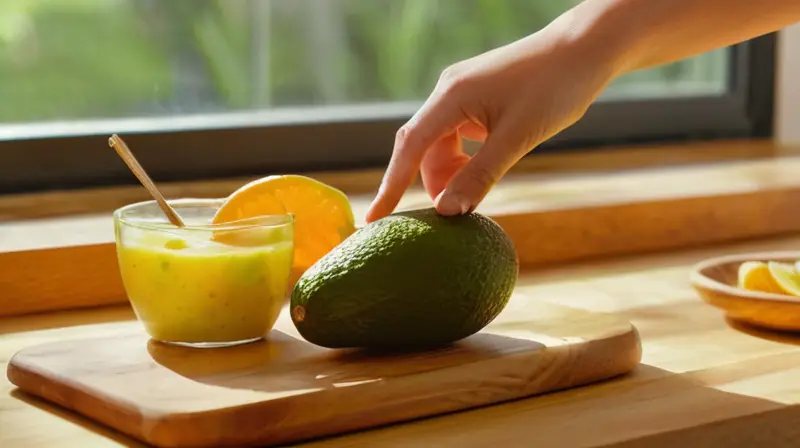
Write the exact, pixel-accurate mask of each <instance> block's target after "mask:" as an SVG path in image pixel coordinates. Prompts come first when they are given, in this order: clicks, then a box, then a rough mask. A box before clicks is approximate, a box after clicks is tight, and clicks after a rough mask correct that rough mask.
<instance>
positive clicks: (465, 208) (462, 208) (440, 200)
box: [434, 190, 472, 216]
mask: <svg viewBox="0 0 800 448" xmlns="http://www.w3.org/2000/svg"><path fill="white" fill-rule="evenodd" d="M434 208H436V212H437V213H439V214H440V215H442V216H456V215H463V214H466V213H467V212H469V211H470V210H471V209H472V204H471V202H470V201H469V200H468V199H467V198H465V197H463V196H460V195H458V194H455V193H450V192H448V191H447V190H445V191H442V192H441V193H440V194H439V196H437V197H436V201H434Z"/></svg>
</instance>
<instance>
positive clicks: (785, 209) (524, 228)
mask: <svg viewBox="0 0 800 448" xmlns="http://www.w3.org/2000/svg"><path fill="white" fill-rule="evenodd" d="M798 172H800V157H786V158H782V159H780V160H777V159H776V160H766V161H765V160H758V161H748V162H740V163H728V164H720V165H709V166H701V167H692V168H689V167H681V168H675V169H657V170H644V171H632V172H621V173H616V174H613V175H611V174H608V175H592V176H589V175H586V176H581V177H579V178H567V179H550V180H547V179H542V178H540V177H538V176H536V175H516V176H509V177H508V178H507V179H505V180H504V181H503V182H502V183H501V184H500V185H498V186H497V187H496V188H495V189H493V191H492V192H491V193H490V195H489V196H488V197H487V199H486V202H485V203H484V204H482V205H481V209H480V210H479V211H481V212H483V213H485V214H487V215H489V216H491V217H492V218H494V219H495V220H496V221H497V222H498V223H499V224H500V225H501V226H502V227H503V228H504V229H505V231H506V232H507V233H508V234H509V236H510V237H511V239H512V240H513V241H514V244H515V246H516V247H517V251H518V253H519V254H520V262H521V263H522V264H523V265H526V266H529V267H530V266H549V265H552V264H554V263H567V262H575V261H581V260H591V259H598V258H600V257H605V256H610V255H622V254H635V253H648V252H655V251H659V250H665V249H676V248H684V247H692V246H695V245H701V244H712V243H721V242H729V241H736V240H742V239H747V238H756V237H762V236H766V235H780V234H786V233H788V232H793V231H799V230H800V207H796V204H798V203H800V176H797V175H796V173H798ZM355 179H356V180H351V182H353V183H354V184H357V183H358V180H357V179H358V176H355ZM351 188H355V189H357V186H356V185H352V186H351ZM130 199H131V198H126V200H130ZM370 199H371V196H370V195H366V196H364V195H358V194H354V195H351V201H352V203H353V208H354V211H355V214H356V217H357V218H358V219H359V224H363V222H362V221H360V220H361V218H362V217H363V215H364V212H365V210H366V207H367V206H368V204H369V201H370ZM427 206H430V199H429V198H428V197H427V196H426V194H425V193H424V192H421V191H419V190H413V191H411V192H409V194H408V195H407V196H406V197H405V198H404V199H403V201H402V203H401V207H400V208H401V209H408V208H418V207H427ZM113 239H114V234H113V226H112V223H111V218H110V216H100V217H76V218H70V219H68V218H61V219H53V220H41V221H36V220H34V221H22V222H14V223H5V224H2V223H0V291H3V292H4V294H1V295H0V316H9V315H17V314H23V313H33V312H42V311H51V310H59V309H69V308H81V307H88V306H96V305H103V304H105V305H108V304H121V303H125V295H124V292H123V291H122V283H121V280H120V279H119V274H118V273H117V267H116V257H115V255H114V249H113V245H112V244H111V242H112V241H113ZM53 248H59V249H61V251H58V252H55V251H50V249H53ZM62 284H68V285H70V288H69V290H68V291H66V292H63V293H62V289H63V288H62V287H61V285H62Z"/></svg>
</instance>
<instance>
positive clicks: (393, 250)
mask: <svg viewBox="0 0 800 448" xmlns="http://www.w3.org/2000/svg"><path fill="white" fill-rule="evenodd" d="M518 272H519V259H518V256H517V253H516V250H515V249H514V246H513V244H512V242H511V240H510V239H509V237H508V236H507V235H506V233H505V232H504V231H503V229H502V228H501V227H500V226H499V225H497V223H495V222H494V221H492V220H491V219H490V218H488V217H486V216H483V215H480V214H477V213H469V214H465V215H460V216H453V217H444V216H441V215H439V214H438V213H437V212H436V211H435V210H434V209H432V208H431V209H421V210H412V211H407V212H400V213H395V214H392V215H390V216H387V217H385V218H383V219H380V220H378V221H375V222H373V223H371V224H368V225H367V226H365V227H363V228H362V229H360V230H358V231H357V232H355V233H354V234H353V235H351V236H350V237H349V238H347V239H346V240H345V241H343V242H342V243H341V244H339V245H338V246H337V247H336V248H334V249H333V250H332V251H331V252H329V253H328V254H326V255H325V256H324V257H322V258H321V259H320V260H318V261H317V262H316V263H315V264H314V265H313V266H311V267H310V268H309V269H308V270H307V271H306V272H305V273H304V274H303V276H302V277H301V278H300V279H299V280H298V282H297V283H296V284H295V286H294V289H293V291H292V294H291V299H290V314H291V317H292V321H293V323H294V325H295V327H296V328H297V330H298V332H299V333H300V335H301V336H302V337H303V338H305V339H306V340H307V341H309V342H311V343H313V344H316V345H319V346H322V347H328V348H375V349H396V350H397V349H399V350H404V349H416V348H426V347H434V346H440V345H446V344H449V343H452V342H455V341H458V340H460V339H463V338H465V337H467V336H470V335H472V334H474V333H477V332H478V331H480V330H481V329H483V328H484V327H485V326H486V325H488V324H489V323H490V322H491V321H492V320H494V319H495V318H496V317H497V315H499V314H500V312H501V311H502V310H503V308H505V306H506V305H507V304H508V300H509V298H510V297H511V294H512V292H513V290H514V286H515V284H516V281H517V276H518Z"/></svg>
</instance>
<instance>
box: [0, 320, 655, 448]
mask: <svg viewBox="0 0 800 448" xmlns="http://www.w3.org/2000/svg"><path fill="white" fill-rule="evenodd" d="M626 323H627V324H628V328H627V329H626V331H620V332H619V333H617V334H613V335H611V336H608V337H605V338H600V339H595V340H591V341H588V343H587V344H586V346H584V347H583V348H581V349H580V350H576V349H574V348H573V347H571V346H557V347H550V348H547V349H545V350H543V351H547V352H551V353H552V352H554V351H558V350H572V351H573V352H577V353H572V354H571V355H570V356H568V357H567V358H568V359H569V360H570V361H571V362H573V363H585V364H596V365H601V366H603V368H602V369H588V371H587V372H584V375H580V376H577V377H576V376H572V377H570V378H569V379H566V378H565V377H562V381H560V382H556V383H552V384H548V385H546V386H544V387H542V386H538V387H533V388H530V389H528V390H525V389H524V388H523V389H521V390H520V391H519V392H518V393H514V394H508V395H506V396H503V397H500V398H498V399H495V400H490V401H485V402H482V403H479V404H470V403H468V402H463V403H462V404H460V405H451V406H447V407H443V408H441V409H438V410H436V411H433V412H428V411H420V412H416V413H410V414H409V413H406V414H405V415H403V416H399V417H395V416H394V415H390V416H388V417H387V416H386V414H381V413H373V417H375V416H378V415H379V414H380V416H379V417H377V418H375V419H374V421H372V422H370V424H368V425H363V424H352V423H350V424H347V421H351V422H352V421H353V419H352V418H348V419H344V420H343V421H342V423H339V425H338V426H336V427H334V429H331V430H327V431H323V432H314V429H313V428H311V429H309V426H313V425H314V424H315V422H310V423H305V424H304V425H301V426H299V427H297V428H295V429H294V430H292V431H291V432H290V434H303V435H302V436H299V435H298V436H291V437H283V438H279V437H272V436H271V435H270V432H271V431H269V429H270V428H272V426H270V427H266V426H263V427H262V432H261V434H262V435H261V436H260V437H259V438H258V439H253V440H250V441H248V442H247V444H246V445H245V446H263V445H273V444H285V443H298V442H303V441H306V440H312V439H317V438H320V437H331V436H337V435H343V434H346V433H349V432H353V431H362V430H370V429H374V428H377V427H381V426H385V425H389V424H396V423H403V422H408V421H412V420H417V419H422V418H430V417H436V416H442V415H446V414H451V413H455V412H461V411H467V410H470V409H476V408H482V407H486V406H492V405H497V404H501V403H504V402H509V401H514V400H518V399H522V398H529V397H533V396H536V395H542V394H545V393H552V392H557V391H560V390H565V389H570V388H575V387H581V386H586V385H588V384H592V383H596V382H600V381H604V380H609V379H613V378H616V377H619V376H622V375H625V374H628V373H630V372H631V371H633V370H634V369H635V368H636V366H637V365H638V364H639V363H640V362H641V357H642V347H641V339H640V336H639V332H638V330H637V328H636V327H635V326H634V325H633V324H632V323H630V322H626ZM588 345H592V346H593V348H594V349H595V350H588ZM612 349H613V351H615V352H616V353H618V354H619V356H618V357H616V358H610V359H612V360H613V362H608V360H609V358H604V356H605V355H604V354H605V353H607V352H608V351H609V350H612ZM21 352H22V351H21ZM18 354H19V353H18ZM623 354H624V356H623ZM509 356H510V357H521V358H524V357H526V356H528V357H530V353H519V354H513V355H509ZM16 358H17V355H15V356H13V357H12V358H11V360H9V363H8V367H7V375H8V379H9V381H11V383H12V384H14V385H15V386H16V387H18V388H19V389H21V390H22V391H24V392H26V393H28V394H31V395H34V396H37V397H39V398H42V399H44V400H46V401H48V402H50V403H53V404H56V405H58V406H60V407H62V408H65V409H69V410H71V411H73V412H75V413H77V414H78V415H79V416H80V417H81V418H87V419H88V420H90V421H94V422H97V423H99V424H101V425H103V426H105V427H107V428H110V429H112V430H116V431H118V432H120V433H124V434H125V435H127V436H129V437H132V438H134V439H136V440H139V441H142V442H145V443H148V444H152V445H154V446H157V447H162V448H166V447H187V446H192V447H212V446H214V447H216V446H242V443H243V442H241V441H235V440H234V441H229V442H224V441H219V440H210V441H209V440H205V441H203V442H201V440H200V439H202V437H200V438H198V437H196V436H197V428H198V426H199V427H203V425H202V424H200V425H198V422H197V420H192V419H191V418H187V417H197V416H201V417H202V416H203V415H204V414H209V412H206V411H200V412H187V413H183V414H165V413H161V412H158V411H155V410H146V411H144V412H143V411H142V410H141V409H137V408H136V407H135V406H132V405H127V406H126V405H125V404H124V403H122V404H120V402H119V400H117V405H116V406H115V407H111V406H107V405H106V403H105V402H103V401H102V399H100V398H99V397H96V396H93V395H91V394H88V393H86V392H85V391H82V390H81V387H80V386H78V385H76V384H75V383H74V382H70V381H66V382H64V383H63V386H62V387H61V389H66V390H67V391H68V392H69V393H68V394H63V393H58V391H56V390H54V388H43V387H39V386H37V385H41V384H44V383H45V381H49V380H45V378H44V377H43V375H42V374H41V373H39V372H37V371H36V369H34V368H28V367H26V366H25V365H24V363H20V362H18V360H17V359H16ZM581 358H583V359H581ZM480 362H486V360H484V361H479V362H478V363H480ZM476 364H477V363H476ZM450 369H453V367H451V368H450ZM446 370H448V369H442V371H446ZM426 373H428V372H423V373H419V374H416V375H415V376H419V375H425V374H426ZM72 394H80V395H81V397H82V399H81V400H74V401H73V400H70V399H69V397H70V396H71V395H72ZM279 401H280V400H275V401H274V402H273V403H271V405H272V406H275V405H276V403H278V402H279ZM452 401H453V402H458V400H452ZM259 405H261V406H260V407H261V408H262V409H259ZM263 407H264V406H263V403H255V404H246V405H241V406H236V407H230V408H226V409H222V410H220V411H219V413H233V412H234V411H236V410H241V409H242V408H250V412H263V411H264V409H263ZM126 412H127V414H126ZM396 414H398V412H396V413H395V415H396ZM126 415H127V419H126V418H125V416H126ZM131 415H136V416H137V418H136V419H133V420H132V419H130V416H131ZM181 425H185V427H184V428H183V429H182V430H179V431H176V426H178V427H180V426H181ZM176 432H177V433H181V434H189V436H188V438H185V439H176V438H175V437H173V436H170V435H169V434H175V433H176ZM193 436H194V437H193ZM220 443H222V445H221V444H220Z"/></svg>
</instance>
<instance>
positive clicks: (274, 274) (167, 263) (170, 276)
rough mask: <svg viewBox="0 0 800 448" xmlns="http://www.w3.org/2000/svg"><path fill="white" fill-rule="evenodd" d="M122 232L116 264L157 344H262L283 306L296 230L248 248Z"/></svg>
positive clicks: (176, 232) (205, 237)
mask: <svg viewBox="0 0 800 448" xmlns="http://www.w3.org/2000/svg"><path fill="white" fill-rule="evenodd" d="M182 231H183V229H177V228H175V229H172V230H153V229H146V228H135V227H127V228H126V227H125V226H124V225H119V224H118V229H117V233H118V237H117V239H118V242H117V258H118V262H119V268H120V273H121V276H122V281H123V283H124V286H125V290H126V292H127V295H128V298H129V300H130V302H131V305H132V306H133V308H134V310H135V312H136V314H137V316H138V318H139V320H140V321H141V322H142V324H143V325H144V327H145V329H146V330H147V332H148V333H149V334H150V336H151V337H152V338H153V339H156V340H159V341H164V342H172V343H185V344H201V345H207V344H212V345H214V344H222V345H225V344H229V343H241V342H246V341H252V340H255V339H259V338H262V337H264V336H265V335H266V334H267V333H268V332H269V331H270V330H271V329H272V326H273V325H274V324H275V321H276V320H277V318H278V315H279V314H280V311H281V308H282V307H283V305H284V304H285V299H286V293H287V285H288V281H289V274H290V270H291V266H292V256H293V243H292V232H291V226H288V227H286V228H284V229H281V228H277V229H272V231H271V232H267V233H264V235H265V237H264V238H262V239H261V241H259V240H257V239H252V238H251V241H248V242H247V244H245V245H230V244H223V243H220V242H217V241H212V240H211V232H194V234H189V233H191V232H187V234H185V235H184V234H182V233H181V232H182Z"/></svg>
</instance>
